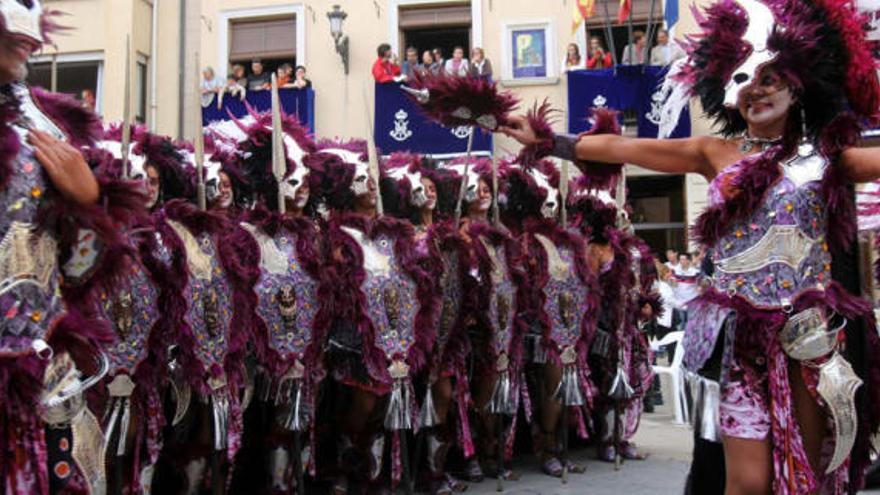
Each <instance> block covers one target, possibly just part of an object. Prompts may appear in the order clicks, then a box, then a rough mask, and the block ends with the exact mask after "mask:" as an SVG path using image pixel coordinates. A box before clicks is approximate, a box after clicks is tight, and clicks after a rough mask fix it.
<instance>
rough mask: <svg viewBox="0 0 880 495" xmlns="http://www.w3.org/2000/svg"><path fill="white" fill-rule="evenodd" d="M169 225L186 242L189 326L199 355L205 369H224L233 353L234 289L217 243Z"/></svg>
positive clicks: (186, 291) (172, 222) (206, 237)
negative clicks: (218, 253) (231, 348)
mask: <svg viewBox="0 0 880 495" xmlns="http://www.w3.org/2000/svg"><path fill="white" fill-rule="evenodd" d="M168 224H169V225H170V226H171V228H173V229H174V231H175V232H176V233H177V235H178V237H180V239H181V240H182V241H183V245H184V249H185V251H186V259H187V268H188V271H189V283H188V284H187V286H186V290H184V297H185V298H186V301H187V303H188V306H187V311H186V322H187V324H189V326H190V328H191V329H192V332H193V335H194V337H195V340H196V348H195V349H194V351H195V355H196V357H197V358H198V359H199V361H201V363H202V365H203V366H204V367H205V369H208V368H210V367H211V366H212V365H218V366H223V363H224V361H225V359H226V354H227V351H228V349H229V333H230V331H231V320H232V288H231V285H230V284H229V281H228V280H227V279H226V274H225V273H224V272H223V268H222V267H221V266H220V260H219V259H218V257H217V256H218V255H217V249H216V246H215V245H214V240H213V239H212V238H211V236H210V235H208V234H200V235H198V236H194V235H193V234H192V233H190V231H189V230H187V229H186V228H185V227H184V226H183V225H181V224H180V223H177V222H174V221H169V222H168Z"/></svg>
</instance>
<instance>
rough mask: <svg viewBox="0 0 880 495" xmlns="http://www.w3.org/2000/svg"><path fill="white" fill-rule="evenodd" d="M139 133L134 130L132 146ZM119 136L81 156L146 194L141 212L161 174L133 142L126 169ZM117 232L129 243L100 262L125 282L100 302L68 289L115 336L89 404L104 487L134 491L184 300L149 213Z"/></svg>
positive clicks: (154, 431) (145, 473)
mask: <svg viewBox="0 0 880 495" xmlns="http://www.w3.org/2000/svg"><path fill="white" fill-rule="evenodd" d="M143 132H145V131H144V130H143V129H141V128H135V129H133V133H134V134H135V136H136V139H135V140H137V136H139V135H141V134H142V133H143ZM121 136H122V132H121V129H120V127H119V126H112V127H109V128H108V129H106V130H105V131H104V133H103V136H102V138H101V140H100V141H98V142H97V145H96V146H94V147H92V148H90V149H88V150H86V151H85V153H86V157H87V159H88V161H89V163H90V165H92V167H93V168H94V169H96V170H97V172H98V173H99V174H100V175H101V176H104V177H109V178H113V179H116V180H130V181H132V182H134V183H136V184H138V185H139V186H140V188H141V190H142V191H143V192H144V193H146V194H144V195H141V196H134V197H133V198H134V199H136V200H140V201H141V202H142V203H143V204H142V206H144V207H145V208H144V211H146V209H147V208H153V207H154V206H155V205H156V203H157V202H158V201H159V185H160V184H159V180H158V179H159V172H158V170H157V169H156V167H155V166H152V165H149V164H147V163H146V159H145V157H144V156H143V155H139V154H136V153H133V147H134V145H133V144H132V145H129V146H130V147H129V150H128V153H127V154H128V158H127V159H128V161H127V165H126V170H125V171H123V170H122V162H123V150H122V143H121V142H120V141H121ZM120 229H125V233H126V240H127V241H128V242H127V243H126V244H125V245H123V246H119V247H117V248H115V249H113V250H110V251H108V253H107V254H106V255H105V256H112V257H114V258H119V259H120V262H121V263H123V265H124V271H123V273H124V276H120V277H116V278H115V279H114V280H113V283H112V284H105V285H107V286H105V287H100V288H97V293H98V297H89V294H90V292H91V291H92V290H93V289H92V287H91V284H84V285H82V286H80V287H76V288H68V289H67V290H66V296H67V298H68V299H69V300H71V301H76V303H77V304H78V305H79V306H80V307H83V308H84V310H87V311H88V312H89V313H90V314H94V315H95V318H97V319H98V320H99V321H102V322H105V324H107V325H108V326H109V327H111V328H112V330H113V331H114V337H115V339H114V340H113V341H112V342H110V343H108V345H106V346H105V347H104V353H105V354H106V355H107V357H108V359H109V363H110V367H109V370H108V373H107V375H106V377H105V378H104V379H103V380H102V382H101V383H100V384H99V385H98V386H97V387H96V391H97V394H95V397H94V400H92V401H91V402H92V404H93V405H94V406H95V409H94V410H95V411H96V413H97V415H98V417H100V418H102V428H103V430H104V437H105V438H106V440H107V452H106V465H107V467H108V473H107V485H108V489H109V490H110V491H113V492H122V491H123V490H128V491H131V492H136V491H140V490H141V489H142V488H143V489H145V490H148V489H149V487H150V485H151V480H152V473H153V470H154V468H155V463H156V461H157V459H158V455H159V451H160V448H161V430H162V427H163V426H164V425H165V419H164V414H163V410H162V400H161V391H162V389H163V386H164V383H165V380H166V378H167V374H166V370H167V363H166V357H167V356H166V355H167V351H166V349H167V347H168V345H169V344H170V343H171V342H172V338H173V333H174V331H175V325H176V324H177V322H178V321H179V320H180V319H182V318H183V312H182V311H180V305H179V304H171V301H174V300H175V299H178V298H180V297H182V293H181V289H182V288H181V287H180V286H179V284H176V283H175V282H176V281H177V277H176V276H175V275H174V268H175V267H174V266H173V265H172V263H171V258H170V257H169V256H168V248H167V246H164V245H163V244H162V239H161V237H159V236H157V235H156V233H155V231H154V229H153V223H152V219H151V217H150V216H149V215H137V216H136V217H135V218H134V219H133V221H132V222H131V223H130V225H126V224H121V225H120Z"/></svg>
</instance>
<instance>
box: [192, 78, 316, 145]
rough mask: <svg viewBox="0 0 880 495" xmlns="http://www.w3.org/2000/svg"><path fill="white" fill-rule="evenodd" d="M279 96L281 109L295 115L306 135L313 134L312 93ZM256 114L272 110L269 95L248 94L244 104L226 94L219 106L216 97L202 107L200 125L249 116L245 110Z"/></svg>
mask: <svg viewBox="0 0 880 495" xmlns="http://www.w3.org/2000/svg"><path fill="white" fill-rule="evenodd" d="M278 96H279V98H280V99H281V108H282V109H283V110H284V112H285V113H286V114H287V115H296V117H297V119H298V120H299V121H300V123H301V124H302V125H303V126H305V127H306V128H307V129H308V130H309V132H311V133H312V134H314V133H315V91H314V90H313V89H311V88H308V89H280V90H278ZM248 105H249V106H250V107H251V108H253V109H254V110H256V111H258V112H268V111H270V110H271V109H272V92H271V91H249V92H248V93H247V97H246V98H245V100H244V101H242V100H240V99H239V98H237V97H234V96H232V95H230V94H225V95H224V97H223V100H222V101H221V102H219V104H218V97H217V96H215V97H214V100H213V101H212V102H211V104H210V105H208V106H207V107H202V123H203V124H204V125H207V124H210V123H211V122H216V121H218V120H230V118H231V117H230V114H231V115H232V116H233V117H236V118H240V117H243V116H245V115H247V113H248V109H247V106H248Z"/></svg>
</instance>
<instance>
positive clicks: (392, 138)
mask: <svg viewBox="0 0 880 495" xmlns="http://www.w3.org/2000/svg"><path fill="white" fill-rule="evenodd" d="M373 128H374V130H375V139H376V147H377V148H379V152H380V153H382V154H383V155H387V154H390V153H393V152H395V151H412V152H416V153H421V154H423V155H432V156H434V157H436V158H445V157H450V156H454V155H462V154H464V153H465V152H466V151H467V141H468V133H469V132H470V129H469V128H468V127H459V128H455V129H449V128H446V127H443V126H441V125H439V124H436V123H434V122H432V121H430V120H428V118H427V117H425V115H424V114H423V113H422V111H421V110H420V109H419V107H418V105H417V104H415V103H414V102H413V101H412V100H411V99H410V98H409V97H408V96H407V95H406V93H404V92H403V90H401V89H400V85H398V84H394V83H388V84H380V83H377V84H376V116H375V122H374V126H373ZM474 132H476V133H477V134H476V135H475V136H474V145H473V151H474V152H475V153H477V154H483V155H491V154H492V135H491V134H489V133H488V132H484V131H481V130H479V129H477V130H475V131H474Z"/></svg>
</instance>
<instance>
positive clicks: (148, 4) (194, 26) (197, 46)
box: [45, 0, 711, 221]
mask: <svg viewBox="0 0 880 495" xmlns="http://www.w3.org/2000/svg"><path fill="white" fill-rule="evenodd" d="M448 1H449V0H307V1H302V0H47V1H46V5H47V7H49V8H54V9H57V10H62V11H64V12H67V13H68V14H69V16H67V17H65V18H64V22H65V23H66V24H67V25H69V26H72V27H74V28H75V31H73V32H72V33H70V34H69V35H65V36H58V37H57V40H56V43H57V45H58V51H59V53H64V54H67V53H81V52H100V53H102V54H103V57H104V73H103V75H104V79H103V110H104V115H105V117H106V118H107V119H108V120H116V119H119V118H120V117H121V115H122V93H123V83H122V81H123V79H124V78H123V73H124V49H125V39H126V36H128V35H130V36H131V39H132V46H133V51H134V52H135V53H137V54H138V55H140V56H141V57H142V58H146V59H148V60H149V59H150V57H151V56H152V54H151V15H152V9H153V8H154V5H155V3H158V9H159V10H158V12H159V24H158V36H157V41H158V59H157V60H156V64H157V68H156V81H157V82H156V109H155V110H156V115H155V128H156V129H157V131H158V132H161V133H165V134H170V135H175V136H176V135H178V134H179V132H180V128H179V123H180V113H179V110H180V109H179V104H178V101H179V91H180V82H179V81H180V77H181V72H182V73H183V75H184V76H185V83H184V90H185V94H186V98H185V99H186V102H187V104H186V105H185V112H184V115H185V117H186V118H185V123H184V129H185V131H184V134H185V135H187V136H191V135H192V134H193V132H194V129H195V126H196V118H195V116H196V115H197V113H196V112H195V103H194V101H195V98H194V93H195V89H194V88H195V77H196V67H195V59H194V55H195V53H196V51H198V52H199V56H200V64H201V66H206V65H212V66H214V68H215V70H216V71H217V73H218V74H223V73H225V72H226V71H227V70H228V67H224V66H223V64H221V60H220V57H221V56H222V55H221V51H222V50H221V46H220V45H221V41H220V40H221V38H220V33H221V31H222V26H223V25H224V24H225V23H226V22H228V18H229V16H232V15H237V14H248V13H251V14H252V13H253V12H254V11H255V9H256V10H257V11H259V9H276V10H277V9H282V10H290V11H293V10H298V11H300V12H302V13H303V14H304V15H302V16H300V17H301V19H300V20H299V22H298V27H300V28H301V29H303V31H304V47H303V52H302V58H303V59H304V62H305V64H306V65H307V67H308V70H309V76H310V78H311V79H312V81H313V83H314V87H315V89H316V107H317V110H316V132H317V134H318V135H319V136H328V137H332V136H341V137H365V136H366V134H367V117H366V115H367V114H366V112H367V111H368V108H369V107H371V106H372V103H373V81H372V77H371V76H370V67H371V65H372V63H373V61H374V60H375V57H376V54H375V48H376V46H377V45H378V44H379V43H382V42H390V41H392V40H395V39H397V37H398V32H397V31H396V29H395V27H393V26H392V22H393V21H392V18H393V17H394V15H393V11H392V9H395V8H397V7H396V6H397V4H398V3H405V4H418V3H422V4H443V3H447V2H448ZM473 1H474V2H475V3H476V4H477V5H478V6H479V9H477V10H478V11H477V12H475V14H476V15H475V17H476V18H477V19H480V21H481V29H475V33H476V35H480V34H481V38H480V39H477V40H474V44H475V45H478V46H482V47H483V48H484V49H485V51H486V55H487V56H488V58H490V59H491V60H492V62H493V64H494V68H495V71H496V75H497V76H498V77H500V76H501V72H502V69H503V63H502V62H503V58H504V52H503V44H504V41H503V40H504V38H505V36H504V35H505V24H506V23H518V22H537V21H543V20H550V21H551V22H553V23H554V27H555V33H554V34H551V39H550V40H548V41H549V42H551V43H553V46H554V50H553V52H552V53H551V59H550V60H549V64H550V65H551V66H552V68H553V70H554V71H558V67H559V65H560V63H561V60H560V56H561V54H562V53H563V52H564V50H565V47H566V45H567V44H568V43H570V42H574V41H578V40H576V39H575V37H574V36H573V35H572V33H571V29H570V22H571V21H570V15H571V2H572V1H573V0H564V1H558V0H557V1H536V0H503V1H501V0H473ZM710 1H711V0H696V3H697V4H698V5H704V4H708V3H709V2H710ZM182 2H183V4H185V11H186V12H185V14H186V15H185V23H184V24H185V25H184V31H185V41H186V47H185V59H184V60H183V63H181V60H180V55H179V53H180V31H181V29H180V14H181V10H180V9H181V5H182ZM679 3H680V8H679V11H680V13H681V16H682V17H681V19H680V21H679V23H678V25H677V27H676V31H677V32H676V35H677V36H678V37H681V36H684V35H685V34H687V33H688V32H691V31H693V29H694V28H695V23H694V20H693V17H692V15H691V13H690V8H689V7H690V5H691V4H692V3H694V0H680V1H679ZM333 4H340V5H341V6H342V8H343V10H345V11H346V12H347V13H348V19H347V20H346V21H345V25H344V31H345V33H346V34H347V35H348V36H349V38H350V43H351V52H350V55H351V68H350V73H349V75H347V76H346V75H345V74H344V73H343V70H342V64H341V62H340V58H339V56H338V55H337V54H336V52H335V49H334V45H333V39H332V37H331V36H330V25H329V21H328V19H327V16H326V13H327V12H328V11H330V10H331V8H332V6H333ZM477 19H475V20H474V21H475V23H476V22H480V21H478V20H477ZM554 37H555V39H553V38H554ZM45 53H47V54H51V53H55V48H52V47H49V48H47V49H46V51H45ZM133 63H134V62H133ZM501 85H502V86H503V87H505V88H506V89H511V90H512V91H514V92H515V93H516V94H517V95H518V96H519V98H520V99H521V100H522V102H523V107H524V108H527V107H529V106H531V105H532V103H533V102H536V101H543V100H544V99H545V98H546V99H548V100H549V101H550V103H551V104H552V105H553V106H554V107H556V108H558V109H560V110H563V111H564V110H565V109H566V107H567V101H566V100H567V96H566V95H567V88H566V80H565V77H559V75H558V74H556V77H555V78H551V79H549V80H548V81H545V82H543V83H541V84H536V85H530V86H523V85H514V84H513V83H509V82H506V81H503V80H502V81H501ZM149 94H150V93H148V106H149V104H150V98H149ZM691 114H692V115H693V116H694V118H693V128H694V133H695V134H708V133H711V128H710V126H709V123H708V122H707V121H705V119H702V118H700V110H699V107H698V105H696V103H693V104H692V113H691ZM148 115H149V111H148ZM559 117H560V118H559V119H558V121H557V124H556V126H557V128H558V129H559V130H564V128H565V125H566V122H567V118H566V116H565V114H564V113H563V114H561V115H560V116H559ZM496 149H497V150H498V151H499V152H501V153H504V152H515V151H517V149H518V146H516V145H515V143H513V142H511V141H510V140H509V139H507V138H504V137H500V136H499V137H496ZM685 184H686V192H685V194H686V197H687V198H688V221H692V220H693V219H694V218H695V217H696V216H697V215H698V214H699V212H700V211H701V210H702V208H703V207H704V204H705V201H704V200H705V190H706V183H705V181H704V180H703V179H702V178H700V177H696V176H694V177H688V178H687V180H686V181H685Z"/></svg>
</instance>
